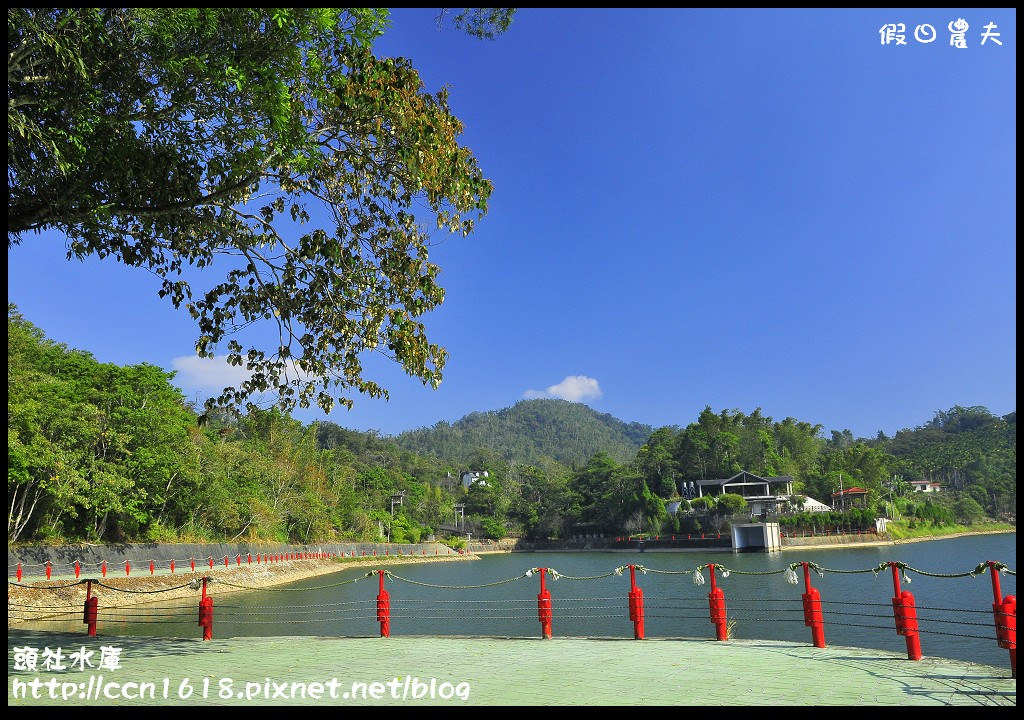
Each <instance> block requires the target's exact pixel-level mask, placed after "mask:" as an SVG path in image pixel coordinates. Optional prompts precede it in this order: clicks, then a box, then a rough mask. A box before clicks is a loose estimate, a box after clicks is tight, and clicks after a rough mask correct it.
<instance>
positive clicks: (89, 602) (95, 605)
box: [82, 580, 100, 637]
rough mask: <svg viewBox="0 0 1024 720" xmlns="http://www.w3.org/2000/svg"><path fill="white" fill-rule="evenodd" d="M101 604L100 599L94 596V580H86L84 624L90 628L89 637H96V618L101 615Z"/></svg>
mask: <svg viewBox="0 0 1024 720" xmlns="http://www.w3.org/2000/svg"><path fill="white" fill-rule="evenodd" d="M99 602H100V599H99V598H98V597H95V596H94V595H93V594H92V580H86V584H85V607H84V608H83V612H82V622H83V623H84V624H85V626H86V627H87V628H88V631H89V637H96V616H97V615H98V614H99Z"/></svg>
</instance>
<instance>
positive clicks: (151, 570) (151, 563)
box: [149, 560, 156, 575]
mask: <svg viewBox="0 0 1024 720" xmlns="http://www.w3.org/2000/svg"><path fill="white" fill-rule="evenodd" d="M155 571H156V563H155V562H154V561H152V560H150V561H149V574H150V575H152V574H153V573H154V572H155Z"/></svg>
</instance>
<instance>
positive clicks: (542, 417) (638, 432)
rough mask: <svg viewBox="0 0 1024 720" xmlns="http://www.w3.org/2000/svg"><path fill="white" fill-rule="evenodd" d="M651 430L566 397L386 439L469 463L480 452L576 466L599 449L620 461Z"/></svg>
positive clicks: (531, 402) (525, 402) (479, 414)
mask: <svg viewBox="0 0 1024 720" xmlns="http://www.w3.org/2000/svg"><path fill="white" fill-rule="evenodd" d="M652 432H654V428H653V427H652V426H650V425H644V424H643V423H636V422H634V423H627V422H624V421H622V420H619V419H618V418H615V417H614V416H612V415H609V414H607V413H600V412H598V411H596V410H594V409H593V408H590V407H588V406H587V405H584V404H582V403H576V402H570V401H568V400H556V399H546V398H545V399H536V400H521V401H519V402H517V403H516V404H515V405H513V406H511V407H507V408H503V409H501V410H491V411H487V412H472V413H470V414H468V415H466V416H464V417H463V418H461V419H459V420H457V421H455V422H454V423H447V422H444V421H442V422H438V423H437V424H435V425H434V426H433V427H429V428H419V429H417V430H409V431H406V432H403V433H400V434H398V435H395V436H393V437H392V438H391V440H392V441H394V442H395V443H396V444H397V445H398V446H399V447H401V448H402V449H404V450H409V451H412V452H416V453H420V454H423V455H430V456H432V457H438V458H445V459H448V460H454V461H460V462H464V463H465V462H469V461H470V460H471V459H473V458H474V456H475V455H479V454H480V453H481V452H483V453H485V454H491V455H493V456H494V457H495V458H498V459H501V460H505V461H516V462H522V463H527V464H537V463H539V462H541V460H542V459H544V458H549V459H553V460H557V461H558V462H560V463H563V464H566V465H582V464H584V463H586V462H587V461H588V460H589V459H590V458H591V457H592V456H593V455H594V454H595V453H598V452H604V453H607V454H608V455H609V456H611V457H612V458H615V459H616V460H618V461H620V462H627V461H629V460H632V459H633V458H634V457H636V453H637V451H638V450H639V449H640V447H641V446H643V444H644V443H645V442H647V438H649V437H650V435H651V433H652Z"/></svg>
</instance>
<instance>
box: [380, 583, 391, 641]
mask: <svg viewBox="0 0 1024 720" xmlns="http://www.w3.org/2000/svg"><path fill="white" fill-rule="evenodd" d="M377 574H378V575H379V576H380V590H379V591H378V592H377V622H379V623H380V636H381V637H391V596H390V595H388V591H387V590H385V589H384V571H383V570H378V571H377Z"/></svg>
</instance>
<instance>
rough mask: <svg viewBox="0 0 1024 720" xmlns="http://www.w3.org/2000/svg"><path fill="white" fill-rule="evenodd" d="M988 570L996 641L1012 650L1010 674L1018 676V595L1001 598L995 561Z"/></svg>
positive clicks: (989, 563) (989, 564) (991, 562)
mask: <svg viewBox="0 0 1024 720" xmlns="http://www.w3.org/2000/svg"><path fill="white" fill-rule="evenodd" d="M988 570H989V572H990V573H991V574H992V596H993V597H994V598H995V602H993V603H992V615H993V617H994V618H995V623H996V641H997V642H998V643H999V647H1001V648H1003V649H1004V650H1009V651H1010V674H1011V675H1012V676H1013V677H1017V596H1016V595H1007V596H1006V597H1005V598H1003V599H1002V600H1000V599H999V598H1000V596H1001V595H1002V590H1001V588H1000V587H999V571H998V570H997V569H996V564H995V562H994V561H992V560H989V561H988Z"/></svg>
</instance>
